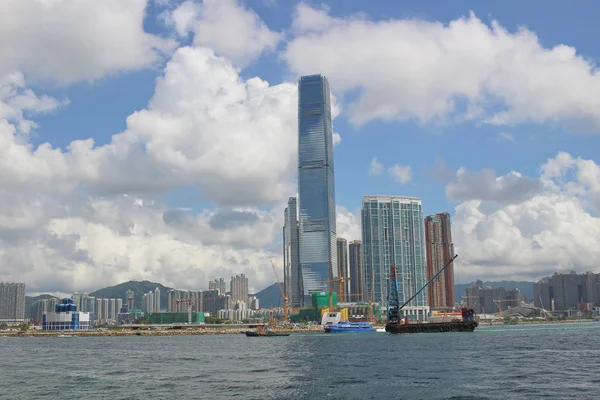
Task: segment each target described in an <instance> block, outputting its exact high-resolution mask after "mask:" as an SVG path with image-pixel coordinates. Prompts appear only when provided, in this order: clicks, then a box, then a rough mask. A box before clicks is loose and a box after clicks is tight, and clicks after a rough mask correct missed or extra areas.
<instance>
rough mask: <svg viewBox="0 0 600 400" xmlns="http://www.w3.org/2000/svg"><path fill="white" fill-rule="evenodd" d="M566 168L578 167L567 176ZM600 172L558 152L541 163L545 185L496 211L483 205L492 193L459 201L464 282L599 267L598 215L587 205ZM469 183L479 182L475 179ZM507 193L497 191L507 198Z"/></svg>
mask: <svg viewBox="0 0 600 400" xmlns="http://www.w3.org/2000/svg"><path fill="white" fill-rule="evenodd" d="M567 169H573V170H574V172H575V173H574V174H572V175H570V176H569V177H568V178H567V177H566V176H565V174H564V172H565V171H566V170H567ZM599 171H600V166H599V165H597V164H596V163H594V162H593V161H591V160H582V159H579V158H574V157H572V156H571V155H570V154H568V153H560V154H558V156H557V157H556V158H553V159H549V160H548V161H547V162H546V163H545V164H544V165H543V166H542V168H541V174H540V178H539V180H538V182H542V183H543V185H542V187H541V190H539V191H537V192H535V193H533V194H529V195H527V196H524V197H521V198H520V200H519V201H510V202H505V204H503V205H502V206H500V207H498V208H494V209H492V210H488V209H487V208H486V207H485V204H486V201H493V199H489V198H488V199H485V200H484V199H481V198H480V199H473V200H466V201H464V202H463V203H461V204H460V205H459V206H457V207H456V210H455V211H456V214H455V216H454V218H453V239H454V242H455V245H456V250H457V253H459V254H460V257H459V259H458V263H457V270H458V273H459V274H460V276H461V281H469V280H472V279H478V278H482V277H485V278H488V279H526V280H536V279H539V278H541V277H543V276H548V275H550V274H552V273H553V272H555V271H562V272H567V271H569V270H571V269H575V270H577V271H579V272H585V271H587V270H592V271H597V269H598V265H597V263H596V260H598V259H599V257H600V248H599V247H598V246H597V245H596V244H595V243H597V242H598V240H600V218H598V217H597V216H595V214H594V213H593V212H592V211H593V210H591V209H590V208H588V207H586V203H585V199H586V198H588V197H589V196H597V195H598V194H599V193H600V190H599V189H600V188H599V187H598V184H591V185H590V184H589V182H590V178H593V176H594V174H595V173H598V172H599ZM515 174H516V173H515ZM591 182H593V180H592V181H591ZM595 182H598V181H595ZM471 184H472V185H473V186H478V185H479V183H478V181H477V180H474V181H472V182H471ZM574 189H576V190H574ZM472 191H473V192H475V191H476V189H475V188H473V189H472ZM515 191H516V192H517V193H518V192H519V190H518V189H517V188H515ZM507 194H508V193H502V191H501V192H500V193H499V194H498V195H499V197H500V199H506V198H507V196H506V195H507ZM479 197H483V196H479ZM515 198H519V195H518V194H516V196H515ZM513 200H514V199H513ZM508 203H510V204H508ZM597 272H598V271H597Z"/></svg>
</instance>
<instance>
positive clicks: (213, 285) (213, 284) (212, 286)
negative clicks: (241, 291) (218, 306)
mask: <svg viewBox="0 0 600 400" xmlns="http://www.w3.org/2000/svg"><path fill="white" fill-rule="evenodd" d="M208 290H219V292H220V293H219V294H225V293H226V292H227V284H226V283H225V279H223V278H219V279H215V280H214V281H208Z"/></svg>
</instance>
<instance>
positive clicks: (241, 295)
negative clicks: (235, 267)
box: [229, 274, 248, 306]
mask: <svg viewBox="0 0 600 400" xmlns="http://www.w3.org/2000/svg"><path fill="white" fill-rule="evenodd" d="M229 289H230V290H229V292H230V293H231V302H232V303H233V304H235V303H238V302H243V303H244V304H245V305H246V306H247V305H248V278H246V276H244V274H240V275H236V276H232V277H231V281H230V282H229Z"/></svg>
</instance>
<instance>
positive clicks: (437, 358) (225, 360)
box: [0, 323, 600, 399]
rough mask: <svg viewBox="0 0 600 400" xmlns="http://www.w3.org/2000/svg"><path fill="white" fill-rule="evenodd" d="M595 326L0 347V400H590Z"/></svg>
mask: <svg viewBox="0 0 600 400" xmlns="http://www.w3.org/2000/svg"><path fill="white" fill-rule="evenodd" d="M599 356H600V323H588V324H552V325H516V326H492V327H481V328H478V329H477V331H475V332H474V333H444V334H418V335H398V336H392V335H388V334H382V333H365V334H332V335H328V334H293V335H292V336H289V337H272V338H248V337H246V336H245V335H224V336H163V337H137V336H136V337H118V338H115V337H109V338H105V337H97V338H77V337H69V338H2V337H0V359H1V360H2V374H0V387H1V388H2V391H1V393H2V396H3V397H2V396H0V397H2V398H7V399H37V398H52V399H54V398H59V397H64V398H72V397H74V396H76V395H79V396H80V398H85V399H103V398H111V399H142V398H147V397H152V398H157V397H161V398H163V397H164V398H176V397H179V398H182V399H186V398H193V399H230V398H235V397H238V398H241V399H242V398H243V399H317V398H331V399H388V398H394V399H400V398H406V399H422V398H428V399H449V398H453V399H511V398H514V399H522V398H528V399H531V398H538V397H544V396H545V397H551V398H559V399H569V398H573V399H595V398H597V393H596V389H597V388H598V387H599V386H600V378H599V377H598V376H597V365H598V361H597V360H598V358H599Z"/></svg>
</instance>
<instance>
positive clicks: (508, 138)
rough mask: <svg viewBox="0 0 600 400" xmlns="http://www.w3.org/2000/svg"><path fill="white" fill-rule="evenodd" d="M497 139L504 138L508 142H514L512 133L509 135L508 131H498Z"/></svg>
mask: <svg viewBox="0 0 600 400" xmlns="http://www.w3.org/2000/svg"><path fill="white" fill-rule="evenodd" d="M498 140H506V141H509V142H514V141H515V137H514V136H513V135H511V134H510V133H508V132H500V133H499V134H498Z"/></svg>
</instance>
